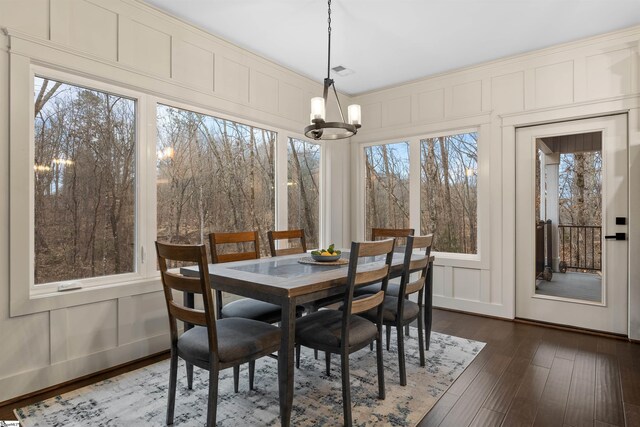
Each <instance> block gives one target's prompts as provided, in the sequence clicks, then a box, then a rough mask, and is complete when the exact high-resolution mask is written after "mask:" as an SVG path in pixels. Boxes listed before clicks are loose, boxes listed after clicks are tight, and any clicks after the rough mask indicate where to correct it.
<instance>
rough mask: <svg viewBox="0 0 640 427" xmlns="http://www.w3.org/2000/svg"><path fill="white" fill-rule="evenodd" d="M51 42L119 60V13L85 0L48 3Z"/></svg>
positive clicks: (63, 0) (64, 0)
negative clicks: (49, 6)
mask: <svg viewBox="0 0 640 427" xmlns="http://www.w3.org/2000/svg"><path fill="white" fill-rule="evenodd" d="M51 41H54V42H56V43H60V44H63V45H66V46H69V47H71V48H73V49H77V50H80V51H83V52H86V53H89V54H91V55H95V56H99V57H102V58H105V59H108V60H111V61H117V60H118V14H117V13H115V12H113V11H110V10H107V9H104V8H103V7H101V6H98V5H96V4H94V3H92V2H90V1H86V0H76V1H73V0H62V1H53V2H51Z"/></svg>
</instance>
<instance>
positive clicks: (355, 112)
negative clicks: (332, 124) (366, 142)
mask: <svg viewBox="0 0 640 427" xmlns="http://www.w3.org/2000/svg"><path fill="white" fill-rule="evenodd" d="M347 115H348V117H349V124H352V125H361V124H362V117H361V115H362V114H361V111H360V105H358V104H351V105H349V107H348V108H347Z"/></svg>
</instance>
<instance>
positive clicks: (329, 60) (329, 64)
mask: <svg viewBox="0 0 640 427" xmlns="http://www.w3.org/2000/svg"><path fill="white" fill-rule="evenodd" d="M327 4H328V6H329V13H328V15H327V23H328V24H329V25H328V31H327V32H328V37H329V42H328V47H327V78H328V79H329V78H331V0H328V1H327Z"/></svg>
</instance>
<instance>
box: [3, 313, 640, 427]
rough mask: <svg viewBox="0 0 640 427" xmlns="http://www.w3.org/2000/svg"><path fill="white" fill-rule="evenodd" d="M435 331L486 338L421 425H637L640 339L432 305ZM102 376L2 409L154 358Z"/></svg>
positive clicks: (6, 415) (7, 411) (8, 413)
mask: <svg viewBox="0 0 640 427" xmlns="http://www.w3.org/2000/svg"><path fill="white" fill-rule="evenodd" d="M433 319H434V324H433V330H434V331H437V332H442V333H445V334H450V335H456V336H459V337H464V338H470V339H474V340H478V341H483V342H485V343H487V345H486V346H485V348H484V349H483V350H482V352H480V354H479V355H478V356H477V357H476V358H475V359H474V361H473V362H472V363H471V365H469V367H468V368H467V369H466V370H465V371H464V372H463V373H462V375H460V377H459V378H458V379H457V380H456V382H455V383H453V385H452V386H451V388H449V390H448V391H447V392H446V393H445V394H444V395H443V396H442V397H441V399H440V400H439V401H438V403H437V404H436V405H435V406H434V407H433V409H432V410H431V411H430V412H429V413H428V414H427V415H426V416H425V418H424V419H423V420H422V422H421V423H420V424H419V426H420V427H427V426H429V427H431V426H451V427H465V426H542V427H547V426H549V427H552V426H562V427H566V426H573V427H582V426H593V427H605V426H625V425H626V426H640V344H632V343H629V342H626V341H622V340H616V339H613V338H604V337H599V336H594V335H586V334H582V333H578V332H569V331H562V330H558V329H552V328H547V327H543V326H535V325H529V324H523V323H516V322H509V321H504V320H497V319H490V318H485V317H479V316H473V315H468V314H462V313H455V312H450V311H443V310H434V314H433ZM165 357H166V355H158V356H156V357H154V358H152V359H149V362H138V363H136V364H134V365H131V366H128V367H125V368H120V369H116V370H113V371H111V372H107V373H101V374H99V375H96V376H94V377H91V378H87V379H84V380H82V381H78V382H74V383H72V384H68V385H65V386H64V387H61V388H56V389H53V390H49V391H47V392H46V393H42V394H40V395H37V396H32V397H31V398H29V399H25V400H22V401H18V402H14V403H12V404H11V405H5V406H0V420H13V419H15V417H14V416H13V413H12V408H14V407H19V406H24V405H27V404H29V403H32V402H36V401H38V400H42V399H46V398H48V397H52V396H55V395H57V394H59V393H62V392H66V391H70V390H73V389H74V388H78V387H82V386H84V385H87V384H90V383H93V382H95V381H100V380H103V379H105V378H108V377H111V376H115V375H119V374H121V373H123V371H126V370H132V369H137V368H140V367H141V366H143V365H144V364H146V363H150V362H151V363H152V362H155V361H157V360H159V359H161V358H165Z"/></svg>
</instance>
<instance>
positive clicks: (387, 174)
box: [365, 142, 409, 238]
mask: <svg viewBox="0 0 640 427" xmlns="http://www.w3.org/2000/svg"><path fill="white" fill-rule="evenodd" d="M365 157H366V161H365V168H366V169H365V182H366V188H365V204H366V213H365V218H366V223H365V227H366V236H367V238H369V237H370V234H369V233H370V232H371V228H408V227H409V144H408V143H406V142H399V143H395V144H385V145H374V146H370V147H366V148H365Z"/></svg>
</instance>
